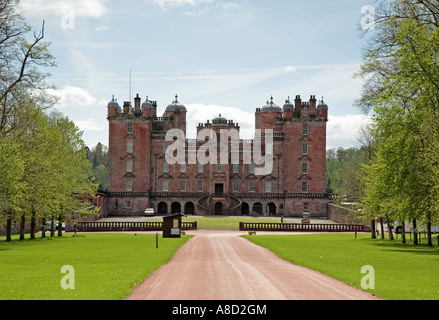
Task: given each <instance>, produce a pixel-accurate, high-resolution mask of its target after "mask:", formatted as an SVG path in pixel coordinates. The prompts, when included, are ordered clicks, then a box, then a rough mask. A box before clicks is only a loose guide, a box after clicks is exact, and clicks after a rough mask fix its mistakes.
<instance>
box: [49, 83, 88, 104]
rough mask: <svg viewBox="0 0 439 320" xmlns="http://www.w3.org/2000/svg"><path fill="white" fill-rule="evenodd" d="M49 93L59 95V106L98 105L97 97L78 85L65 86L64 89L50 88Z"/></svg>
mask: <svg viewBox="0 0 439 320" xmlns="http://www.w3.org/2000/svg"><path fill="white" fill-rule="evenodd" d="M48 93H49V94H53V95H55V96H57V97H58V98H59V99H60V101H59V104H58V106H59V107H66V106H70V107H84V106H93V105H96V98H94V97H92V96H91V95H90V94H89V93H88V92H87V91H86V90H84V89H81V88H78V87H71V86H68V87H65V88H64V89H49V90H48Z"/></svg>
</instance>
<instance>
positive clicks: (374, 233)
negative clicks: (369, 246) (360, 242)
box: [370, 218, 377, 239]
mask: <svg viewBox="0 0 439 320" xmlns="http://www.w3.org/2000/svg"><path fill="white" fill-rule="evenodd" d="M370 229H371V235H372V239H376V237H377V236H376V232H375V218H372V220H370Z"/></svg>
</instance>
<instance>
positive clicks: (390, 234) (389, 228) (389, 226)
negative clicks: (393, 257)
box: [387, 220, 393, 240]
mask: <svg viewBox="0 0 439 320" xmlns="http://www.w3.org/2000/svg"><path fill="white" fill-rule="evenodd" d="M387 229H388V230H389V240H393V231H392V226H391V225H390V222H389V220H387Z"/></svg>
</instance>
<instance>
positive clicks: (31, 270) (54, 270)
mask: <svg viewBox="0 0 439 320" xmlns="http://www.w3.org/2000/svg"><path fill="white" fill-rule="evenodd" d="M189 238H190V236H183V237H182V238H181V239H163V238H162V237H161V235H160V236H159V248H158V249H156V246H155V235H145V234H137V235H134V234H91V233H90V234H77V235H76V236H74V235H72V234H65V235H63V236H62V237H60V238H58V237H55V238H45V239H41V238H37V239H35V240H32V241H30V240H24V241H18V240H14V241H13V242H11V243H6V242H5V241H4V239H5V238H4V237H1V238H0V300H12V299H19V300H22V299H26V300H46V299H55V300H63V299H68V300H74V299H81V300H106V299H112V300H117V299H123V298H124V297H126V296H127V295H128V294H129V293H130V292H131V290H132V289H133V288H134V287H136V286H137V285H138V284H139V283H141V282H142V281H143V280H144V279H145V277H146V276H147V275H148V274H150V273H151V272H152V271H154V270H155V269H157V268H158V267H160V266H161V265H163V264H166V263H167V262H168V261H169V260H170V259H171V258H172V257H173V255H174V253H175V252H176V251H177V249H178V248H179V247H180V246H181V245H182V244H183V243H184V242H186V241H187V240H188V239H189ZM64 265H70V266H72V267H73V268H74V272H75V289H73V290H71V289H69V290H64V289H62V288H61V280H62V278H63V277H64V276H66V275H67V274H65V273H61V268H62V267H63V266H64Z"/></svg>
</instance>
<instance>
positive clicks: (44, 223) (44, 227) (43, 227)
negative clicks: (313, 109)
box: [41, 217, 46, 238]
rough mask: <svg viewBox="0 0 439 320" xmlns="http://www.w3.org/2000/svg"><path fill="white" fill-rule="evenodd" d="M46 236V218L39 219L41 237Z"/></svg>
mask: <svg viewBox="0 0 439 320" xmlns="http://www.w3.org/2000/svg"><path fill="white" fill-rule="evenodd" d="M45 237H46V218H44V217H43V218H42V219H41V238H45Z"/></svg>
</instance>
